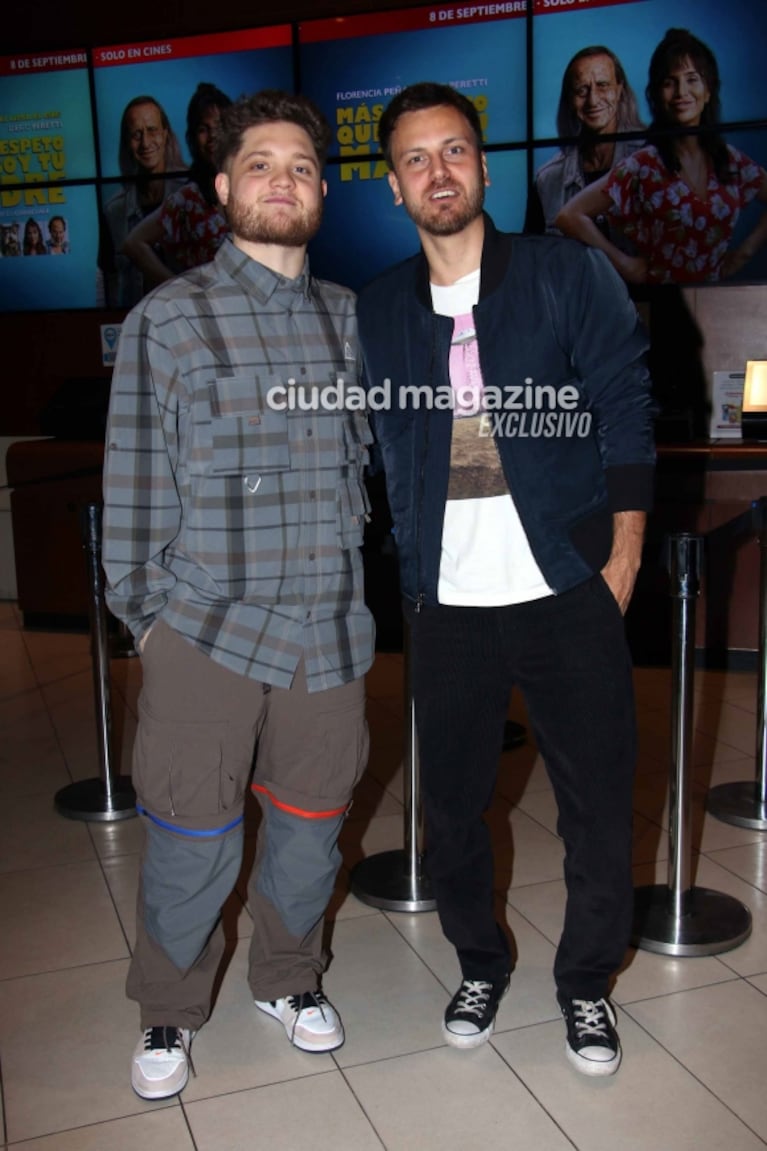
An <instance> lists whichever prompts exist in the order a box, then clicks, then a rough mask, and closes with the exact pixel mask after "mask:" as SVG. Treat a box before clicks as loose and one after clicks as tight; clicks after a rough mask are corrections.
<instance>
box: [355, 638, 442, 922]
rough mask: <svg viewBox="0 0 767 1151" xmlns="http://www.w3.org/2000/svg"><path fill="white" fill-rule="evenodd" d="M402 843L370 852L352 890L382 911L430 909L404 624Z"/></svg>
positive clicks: (407, 644)
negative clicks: (398, 848) (394, 848)
mask: <svg viewBox="0 0 767 1151" xmlns="http://www.w3.org/2000/svg"><path fill="white" fill-rule="evenodd" d="M404 636H405V644H404V647H405V748H404V752H405V755H404V768H405V772H404V774H405V785H404V789H405V796H404V802H405V835H404V839H405V846H404V849H403V850H401V851H382V852H379V854H378V855H370V856H368V858H367V859H363V860H361V861H360V863H358V864H357V866H356V867H355V868H354V869H353V871H352V874H351V889H352V893H353V894H354V895H356V896H357V898H358V899H361V900H362V902H363V903H368V904H370V906H371V907H382V908H383V909H384V910H385V911H433V910H434V909H435V907H436V903H435V901H434V898H433V896H432V894H431V887H430V884H429V881H428V879H427V877H426V876H425V875H424V872H423V809H422V805H421V787H420V773H419V770H418V737H417V734H416V728H415V708H414V706H413V694H412V690H411V686H410V644H409V635H408V628H407V625H405V628H404Z"/></svg>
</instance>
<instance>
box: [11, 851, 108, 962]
mask: <svg viewBox="0 0 767 1151" xmlns="http://www.w3.org/2000/svg"><path fill="white" fill-rule="evenodd" d="M0 923H2V924H3V930H2V940H1V942H0V979H11V978H15V977H18V976H22V975H30V974H32V973H33V972H47V971H56V970H59V969H62V968H67V967H77V966H80V965H82V964H88V963H98V962H102V961H106V960H110V959H122V958H124V957H125V956H126V955H127V954H128V949H127V946H126V942H125V939H124V937H123V933H122V930H121V928H120V923H119V920H118V918H117V914H116V912H115V909H114V906H113V904H112V900H111V898H110V895H109V891H108V889H107V886H106V883H105V882H104V876H103V875H102V873H101V869H100V867H99V865H98V864H97V863H69V864H63V865H60V866H58V867H39V868H35V869H34V870H31V871H14V872H10V873H7V874H5V875H0Z"/></svg>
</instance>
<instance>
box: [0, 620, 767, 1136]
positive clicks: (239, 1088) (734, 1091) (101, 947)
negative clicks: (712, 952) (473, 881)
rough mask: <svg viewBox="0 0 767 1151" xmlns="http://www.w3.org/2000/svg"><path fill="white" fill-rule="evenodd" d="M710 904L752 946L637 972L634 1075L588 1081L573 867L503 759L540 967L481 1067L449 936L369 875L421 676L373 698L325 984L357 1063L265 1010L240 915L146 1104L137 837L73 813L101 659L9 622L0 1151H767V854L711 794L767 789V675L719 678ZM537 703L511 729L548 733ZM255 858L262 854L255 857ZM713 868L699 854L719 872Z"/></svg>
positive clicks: (640, 861) (388, 829) (2, 732)
mask: <svg viewBox="0 0 767 1151" xmlns="http://www.w3.org/2000/svg"><path fill="white" fill-rule="evenodd" d="M140 674H141V671H140V666H139V661H138V660H129V659H120V660H114V661H113V663H112V701H113V713H114V727H115V747H116V754H115V763H116V766H117V767H119V766H120V765H122V766H123V769H124V770H127V765H128V764H129V749H130V745H131V741H132V738H133V732H134V728H135V711H136V696H137V691H138V685H139V679H140ZM636 684H637V696H638V705H639V717H640V726H641V759H640V765H639V773H638V781H637V788H636V835H635V855H636V876H637V883H638V884H648V883H654V882H655V883H661V884H663V883H665V882H666V880H667V870H668V869H667V863H666V860H667V856H668V833H667V814H666V813H667V798H666V797H667V792H668V756H669V752H668V744H669V741H668V724H669V674H668V672H667V671H659V670H646V669H642V670H638V671H637V673H636ZM695 692H696V708H695V738H694V754H693V758H694V764H695V772H694V791H693V803H694V818H693V828H694V831H693V837H694V845H695V852H696V854H695V855H694V882H695V883H696V885H699V886H701V887H709V888H713V889H714V890H716V891H720V892H724V893H728V894H730V895H732V896H734V897H737V899H739V900H741V901H742V902H743V903H744V904H746V906H747V907H748V908H750V910H751V912H752V914H753V933H752V935H751V937H750V938H749V939H748V940H747V941H746V942H745V943H743V944H741V945H740V946H739V947H737V948H735V949H733V950H730V951H727V952H725V953H722V954H719V955H717V956H709V957H702V958H671V957H667V956H662V955H657V954H653V953H651V952H648V951H638V952H633V951H632V952H630V953H629V954H628V955H627V957H626V963H625V967H624V970H623V971H622V972H621V974H620V977H619V979H618V982H617V985H616V988H615V993H614V998H615V1002H616V1003H617V1005H618V1008H619V1025H620V1034H621V1038H622V1041H623V1047H624V1061H623V1066H622V1068H621V1070H620V1072H619V1074H618V1075H617V1076H615V1077H614V1078H612V1079H606V1080H603V1081H600V1080H589V1079H585V1078H583V1077H581V1076H579V1075H578V1074H577V1073H576V1072H575V1071H574V1070H573V1069H572V1068H571V1067H570V1066H569V1064H568V1063H567V1062H566V1060H565V1057H564V1051H563V1037H564V1032H563V1026H562V1023H561V1021H560V1020H559V1018H558V1014H557V1008H556V1004H555V1001H554V994H553V985H552V979H551V965H552V959H553V955H554V945H555V941H556V939H557V937H558V934H559V930H560V925H561V919H562V908H563V899H564V890H563V884H562V878H561V855H562V853H561V847H560V843H559V840H558V839H557V836H556V831H555V827H556V823H555V820H556V816H555V810H554V804H553V802H552V796H551V791H550V788H549V785H548V782H547V779H546V775H545V772H544V770H543V767H542V765H541V762H540V760H539V758H538V757H537V755H536V752H535V749H534V747H532V746H530V745H528V746H527V747H525V748H523V749H521V750H517V751H514V752H511V753H507V754H505V755H504V756H503V757H502V760H501V764H500V777H499V778H500V783H499V793H498V799H497V802H496V804H495V806H494V809H493V812H492V817H491V818H492V825H493V832H494V836H495V839H496V842H497V845H498V899H499V904H500V905H501V907H503V911H504V914H505V916H506V919H507V921H508V924H509V927H510V929H511V931H512V933H513V936H514V939H515V943H516V948H517V951H518V961H517V967H516V971H515V974H514V976H513V980H512V989H511V991H510V993H509V995H508V996H507V997H506V999H505V1000H504V1002H503V1004H502V1006H501V1010H500V1014H499V1018H498V1027H497V1031H496V1033H495V1036H494V1038H493V1040H492V1042H491V1043H490V1044H488V1045H486V1046H484V1047H482V1048H479V1049H478V1050H476V1051H473V1052H472V1051H470V1052H459V1051H455V1050H452V1049H450V1048H448V1047H446V1046H445V1045H444V1044H443V1043H442V1041H441V1035H440V1017H441V1012H442V1010H443V1008H444V1005H445V1003H446V1001H447V998H448V996H449V993H452V991H453V990H454V987H455V985H456V980H457V967H456V962H455V958H454V956H453V955H452V953H451V950H450V948H449V947H447V946H446V944H445V943H444V941H443V939H442V936H441V934H440V931H439V927H438V924H437V921H436V916H435V915H434V914H433V913H426V914H384V913H383V912H380V911H377V910H375V909H373V908H371V907H370V906H368V905H366V904H364V903H361V902H359V901H358V900H356V899H355V898H354V897H353V896H351V895H349V894H348V893H347V887H348V869H349V868H351V867H353V866H354V864H355V863H356V862H357V861H358V860H359V859H361V858H362V857H363V856H365V855H369V854H371V853H377V852H381V851H385V850H389V849H392V848H399V847H401V846H402V842H403V815H402V803H401V800H402V770H401V766H400V762H401V759H402V746H403V744H402V711H403V707H402V660H401V657H400V656H398V655H393V654H380V655H379V656H378V658H377V660H376V664H375V667H374V669H373V671H372V672H371V674H370V676H369V699H370V705H369V708H370V711H369V714H370V723H371V730H372V749H373V750H372V757H371V762H370V766H369V770H368V773H367V776H366V778H365V780H364V782H363V784H362V786H361V787H360V791H359V795H358V798H357V802H356V803H355V806H354V809H353V811H352V813H351V817H350V819H349V821H348V823H347V825H346V828H345V831H344V834H343V854H344V860H345V864H346V868H345V870H344V872H343V874H342V875H341V879H340V882H339V885H338V892H337V896H336V898H335V899H334V902H333V905H332V909H331V919H332V923H331V927H332V949H333V952H334V955H335V958H334V960H333V962H332V964H331V967H330V970H329V971H328V974H327V976H326V980H325V986H326V989H327V991H328V993H329V994H330V996H331V997H332V999H333V1000H334V1001H335V1003H336V1004H337V1006H338V1007H339V1009H340V1010H341V1012H342V1015H343V1018H344V1022H345V1025H346V1030H347V1042H346V1044H345V1046H344V1047H342V1048H341V1049H340V1050H339V1051H338V1052H336V1053H335V1055H319V1056H312V1055H307V1054H304V1053H301V1052H298V1051H295V1050H292V1049H291V1048H290V1047H289V1045H288V1044H287V1041H286V1039H285V1036H284V1033H283V1032H282V1030H281V1029H279V1028H278V1027H277V1025H276V1024H275V1023H274V1021H273V1020H270V1019H268V1018H266V1017H265V1016H263V1015H260V1014H259V1013H258V1012H257V1011H256V1010H255V1009H254V1007H253V1005H252V1003H251V1002H250V1000H249V996H248V990H247V986H246V983H245V978H244V970H245V960H246V949H247V936H248V933H249V924H250V920H249V917H248V912H247V908H246V907H244V906H243V905H242V902H241V900H239V899H238V898H233V900H232V902H231V904H230V905H229V906H228V908H227V925H228V929H229V933H230V936H231V942H232V953H231V957H230V962H229V966H228V968H227V970H226V973H225V976H224V979H223V982H222V985H221V990H220V994H219V997H218V1001H217V1004H216V1008H215V1012H214V1014H213V1017H212V1020H211V1022H210V1023H209V1024H208V1025H207V1026H206V1027H205V1028H204V1029H203V1031H202V1032H201V1033H200V1034H199V1036H198V1037H197V1039H196V1040H195V1044H194V1055H195V1062H196V1067H197V1078H195V1079H192V1080H191V1082H190V1084H189V1086H188V1088H187V1090H186V1091H185V1092H184V1094H183V1096H182V1097H181V1099H180V1100H179V1099H174V1100H169V1101H166V1102H164V1103H156V1104H146V1103H142V1102H141V1100H139V1099H138V1098H137V1097H136V1096H135V1095H134V1094H133V1092H132V1091H131V1088H130V1085H129V1080H128V1065H129V1056H130V1052H131V1049H132V1047H133V1044H134V1042H135V1039H136V1037H137V1018H136V1010H135V1007H134V1005H133V1004H130V1003H128V1002H127V1001H126V999H125V997H124V994H123V983H124V979H125V973H126V969H127V965H128V956H129V953H130V947H131V941H132V936H133V901H134V892H135V884H136V864H137V851H138V846H139V836H140V832H141V829H140V827H139V823H138V820H136V819H130V820H125V821H121V822H115V823H109V824H105V823H84V822H78V821H72V820H67V819H64V818H62V817H61V816H60V815H58V814H56V812H55V811H54V808H53V797H54V794H55V793H56V791H57V790H58V789H59V788H61V787H63V786H65V785H66V784H67V783H69V782H70V781H71V780H76V779H83V778H90V777H94V776H97V775H98V770H99V769H98V754H97V738H96V725H95V721H94V716H93V682H92V674H91V660H90V651H89V641H88V638H87V636H84V635H66V634H59V633H57V634H40V633H35V632H29V631H23V630H21V628H20V625H19V618H18V613H17V611H16V608H15V606H14V605H12V604H9V603H5V604H0V797H1V800H2V801H1V802H0V924H1V925H2V926H1V927H0V1060H1V1064H0V1069H1V1073H2V1081H1V1082H2V1097H1V1100H0V1105H1V1111H0V1146H2V1147H4V1148H5V1147H14V1148H16V1147H19V1148H21V1147H23V1148H29V1149H35V1151H134V1149H135V1151H139V1149H141V1151H144V1149H145V1148H147V1147H153V1146H172V1147H173V1148H174V1149H175V1151H185V1149H186V1151H190V1149H192V1148H196V1149H197V1151H240V1149H242V1151H245V1149H247V1151H254V1149H255V1151H258V1149H259V1148H264V1149H266V1148H268V1149H269V1151H304V1149H306V1151H331V1149H332V1151H368V1149H370V1151H374V1149H379V1151H380V1149H381V1148H385V1149H386V1151H432V1149H435V1151H436V1149H439V1151H451V1149H453V1148H455V1149H458V1148H460V1149H461V1151H496V1149H504V1151H508V1149H510V1148H513V1149H515V1151H564V1149H566V1148H578V1149H579V1151H629V1149H641V1151H715V1149H717V1151H718V1149H720V1148H721V1149H722V1151H751V1149H752V1148H760V1147H761V1148H763V1147H765V1146H767V1101H766V1100H767V1092H766V1091H765V1083H766V1082H767V1080H766V1079H765V1068H767V1039H766V1038H765V1037H767V833H765V832H759V831H748V830H743V829H739V828H736V827H733V826H731V825H729V824H725V823H722V822H720V821H717V820H716V819H713V818H712V817H711V816H710V815H707V814H704V799H705V795H706V792H707V789H708V788H709V787H710V786H711V785H712V784H715V783H718V782H722V781H729V780H753V779H754V778H755V776H756V770H755V766H754V758H753V745H754V728H755V715H754V713H755V696H756V683H755V676H753V675H750V674H745V673H740V674H735V673H730V674H727V675H725V674H722V673H711V672H707V673H698V674H697V676H696V680H695ZM520 707H521V705H520V704H519V702H518V701H516V700H515V701H513V702H512V712H511V714H513V715H516V717H517V718H519V719H524V715H523V713H522V712H521V710H520ZM248 843H249V847H250V848H251V854H252V846H253V837H252V836H251V837H249V840H248ZM698 853H699V854H698Z"/></svg>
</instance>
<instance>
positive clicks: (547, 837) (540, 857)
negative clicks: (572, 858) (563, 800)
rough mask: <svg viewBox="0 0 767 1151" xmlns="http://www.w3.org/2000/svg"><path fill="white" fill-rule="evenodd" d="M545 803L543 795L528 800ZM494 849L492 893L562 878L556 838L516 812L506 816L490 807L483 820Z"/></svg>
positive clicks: (559, 845) (561, 853)
mask: <svg viewBox="0 0 767 1151" xmlns="http://www.w3.org/2000/svg"><path fill="white" fill-rule="evenodd" d="M537 800H540V801H541V802H542V803H548V798H547V793H544V792H539V793H537V794H536V795H535V796H531V797H530V799H529V802H530V804H531V805H532V806H535V803H536V801H537ZM487 822H488V824H489V826H490V829H491V834H492V837H493V844H494V847H495V890H496V891H501V892H506V891H508V890H509V889H510V888H516V887H526V886H528V885H529V884H536V883H545V882H546V881H547V880H550V879H555V878H558V877H559V876H561V875H562V860H563V858H564V849H563V846H562V841H561V839H559V837H558V836H557V835H556V834H554V833H552V832H551V831H549V830H548V829H547V828H546V827H543V826H542V825H541V824H540V823H539V822H538V821H537V820H535V819H532V818H531V817H530V816H529V815H527V814H526V812H524V811H522V810H521V809H520V808H514V809H512V810H511V812H509V810H508V808H506V810H504V809H503V807H502V806H501V805H500V804H497V803H496V804H494V805H493V807H492V808H491V810H490V812H489V813H488V816H487Z"/></svg>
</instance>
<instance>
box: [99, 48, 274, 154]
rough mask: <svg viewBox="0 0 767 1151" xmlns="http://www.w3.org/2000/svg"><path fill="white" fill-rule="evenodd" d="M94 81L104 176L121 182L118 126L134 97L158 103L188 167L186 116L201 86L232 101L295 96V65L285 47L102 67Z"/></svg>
mask: <svg viewBox="0 0 767 1151" xmlns="http://www.w3.org/2000/svg"><path fill="white" fill-rule="evenodd" d="M94 80H95V90H96V110H97V122H98V137H99V152H100V157H101V166H102V175H104V176H119V175H120V166H119V163H118V152H119V147H120V120H121V118H122V114H123V109H124V108H125V105H126V104H127V103H128V102H129V101H130V100H132V99H133V98H134V96H144V95H146V96H152V97H153V98H154V99H155V100H157V101H159V103H160V104H161V106H162V107H163V108H164V109H165V112H166V114H167V116H168V119H169V120H170V123H171V126H172V127H173V130H174V132H175V133H176V136H177V138H178V142H179V144H180V145H181V151H182V153H183V155H184V157H185V158H186V160H187V162H188V161H189V153H188V149H187V146H186V140H185V139H184V134H185V132H186V110H187V105H188V104H189V101H190V99H191V97H192V95H193V93H194V90H195V88H196V87H197V85H198V84H200V83H208V84H215V86H216V87H217V88H220V89H221V91H222V92H224V93H225V94H226V95H227V96H229V97H230V99H232V100H236V99H237V98H238V97H239V96H242V95H250V94H251V93H252V92H255V91H256V90H257V89H259V88H287V89H288V90H292V88H293V62H292V56H291V48H290V46H287V45H286V46H285V47H277V48H255V49H249V50H248V51H245V52H225V53H221V54H218V55H211V56H190V57H186V58H180V59H175V60H163V59H161V58H160V59H156V60H150V61H139V62H138V63H135V64H116V65H110V66H107V67H99V68H95V69H94Z"/></svg>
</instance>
